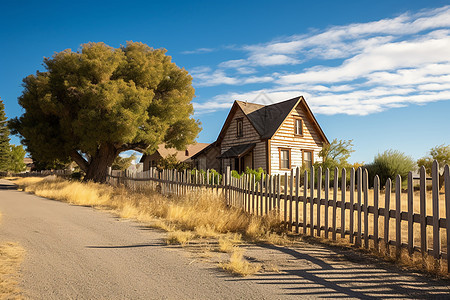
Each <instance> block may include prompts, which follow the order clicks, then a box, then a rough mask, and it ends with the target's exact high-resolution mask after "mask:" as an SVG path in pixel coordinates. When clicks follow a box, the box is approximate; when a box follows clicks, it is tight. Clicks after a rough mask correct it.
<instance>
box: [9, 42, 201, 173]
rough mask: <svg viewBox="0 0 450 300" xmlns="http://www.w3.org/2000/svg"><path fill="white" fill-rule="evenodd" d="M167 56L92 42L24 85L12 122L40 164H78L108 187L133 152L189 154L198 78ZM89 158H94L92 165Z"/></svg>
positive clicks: (195, 128)
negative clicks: (119, 160)
mask: <svg viewBox="0 0 450 300" xmlns="http://www.w3.org/2000/svg"><path fill="white" fill-rule="evenodd" d="M165 53H166V50H165V49H153V48H150V47H149V46H147V45H145V44H142V43H134V42H128V43H127V45H126V46H121V47H120V48H112V47H109V46H107V45H105V44H104V43H88V44H84V45H82V46H81V50H80V51H77V52H72V51H71V50H70V49H67V50H64V51H62V52H59V53H55V54H54V55H53V56H52V57H51V58H45V59H44V67H45V68H46V72H37V73H36V74H35V75H30V76H28V77H26V78H25V79H24V80H23V87H24V90H23V93H22V95H21V96H20V97H19V104H20V105H21V106H22V107H23V108H24V109H25V113H24V114H23V115H22V116H21V117H20V118H15V119H13V120H12V121H11V128H12V132H13V133H14V134H19V135H21V136H22V143H23V144H24V145H26V147H27V150H28V152H30V153H31V155H32V156H33V158H34V159H36V160H38V161H41V162H53V161H54V160H56V159H58V160H59V161H62V162H67V161H69V158H70V159H72V160H74V161H75V162H76V163H77V164H78V165H79V166H80V168H81V169H82V170H83V171H85V172H86V177H85V179H86V180H94V181H103V180H105V179H106V169H107V167H108V166H111V165H112V163H113V161H114V159H115V158H116V157H117V155H118V154H119V153H121V152H123V151H127V150H137V151H145V152H146V153H150V152H152V151H154V150H155V149H156V148H157V146H158V144H161V143H163V142H164V143H166V145H168V147H174V148H177V149H182V148H183V147H184V146H185V145H186V144H190V143H192V142H193V141H194V139H195V137H196V136H197V134H198V132H199V131H200V127H199V124H200V123H199V122H198V121H196V120H194V119H193V118H191V116H192V114H193V106H192V104H191V100H192V98H193V97H194V88H193V87H192V85H191V82H192V77H191V76H190V75H189V74H188V72H187V71H186V70H184V69H181V68H179V67H178V66H176V65H175V64H174V63H173V62H171V57H170V56H167V55H165ZM88 158H89V159H88Z"/></svg>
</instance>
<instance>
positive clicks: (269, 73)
mask: <svg viewBox="0 0 450 300" xmlns="http://www.w3.org/2000/svg"><path fill="white" fill-rule="evenodd" d="M234 49H239V48H238V47H234ZM240 49H241V50H243V51H244V54H245V56H244V57H242V58H238V59H234V60H228V61H224V62H222V63H220V64H218V67H217V69H211V68H204V69H198V70H196V72H193V73H192V74H193V76H194V79H195V82H197V83H198V85H199V86H214V85H219V84H228V85H234V86H243V85H246V84H254V83H266V84H267V88H265V89H262V90H254V91H246V90H245V89H244V91H243V92H229V93H225V94H221V95H217V96H216V97H214V98H213V100H212V101H208V102H206V103H197V104H196V105H195V108H196V112H197V113H198V112H200V113H202V112H212V111H215V110H218V109H224V108H229V107H230V106H231V103H232V101H233V100H246V101H249V102H252V101H259V100H258V99H259V98H258V95H260V94H261V93H264V94H265V95H267V97H268V98H269V99H272V100H273V102H278V101H281V100H286V99H289V98H293V97H296V96H299V95H303V96H304V97H305V98H306V100H307V101H308V103H309V104H310V106H311V108H312V110H313V111H314V112H315V113H322V114H350V115H367V114H371V113H376V112H381V111H384V110H386V109H391V108H397V107H404V106H407V105H411V104H425V103H428V102H434V101H445V100H450V50H449V49H450V6H444V7H442V8H437V9H431V10H423V11H420V12H418V13H404V14H402V15H400V16H397V17H394V18H390V19H383V20H379V21H374V22H368V23H357V24H349V25H345V26H333V27H330V28H328V29H326V30H323V31H316V32H310V33H308V34H303V35H295V36H291V37H288V38H284V39H283V40H276V41H272V42H269V43H265V44H257V45H247V46H243V47H240ZM234 51H236V50H234ZM311 60H314V64H316V66H314V67H305V66H303V64H304V63H305V62H308V61H311ZM332 60H333V61H332ZM287 66H289V68H287ZM275 68H276V70H274V69H275ZM293 68H296V69H297V70H296V71H292V70H293ZM288 70H289V72H288ZM248 74H252V76H250V77H245V75H248ZM269 84H270V85H269ZM247 90H248V88H247ZM264 104H266V103H264Z"/></svg>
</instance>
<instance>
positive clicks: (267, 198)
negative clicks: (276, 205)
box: [264, 174, 270, 215]
mask: <svg viewBox="0 0 450 300" xmlns="http://www.w3.org/2000/svg"><path fill="white" fill-rule="evenodd" d="M269 176H270V175H268V174H267V175H266V186H265V189H264V191H265V192H266V204H265V207H264V211H265V214H266V215H267V214H268V213H269Z"/></svg>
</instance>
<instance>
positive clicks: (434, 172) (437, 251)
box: [431, 160, 441, 259]
mask: <svg viewBox="0 0 450 300" xmlns="http://www.w3.org/2000/svg"><path fill="white" fill-rule="evenodd" d="M431 178H432V179H431V180H432V181H431V182H432V193H431V195H432V200H433V201H432V205H433V256H434V258H435V259H439V258H440V255H441V242H440V236H439V164H438V162H437V161H436V160H435V161H434V162H433V166H432V168H431Z"/></svg>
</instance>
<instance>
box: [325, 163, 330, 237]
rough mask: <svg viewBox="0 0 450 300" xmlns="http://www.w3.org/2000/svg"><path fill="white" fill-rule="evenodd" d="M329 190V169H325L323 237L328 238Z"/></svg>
mask: <svg viewBox="0 0 450 300" xmlns="http://www.w3.org/2000/svg"><path fill="white" fill-rule="evenodd" d="M329 191H330V169H329V168H326V169H325V238H328V230H329V228H328V207H329V204H328V200H329Z"/></svg>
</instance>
